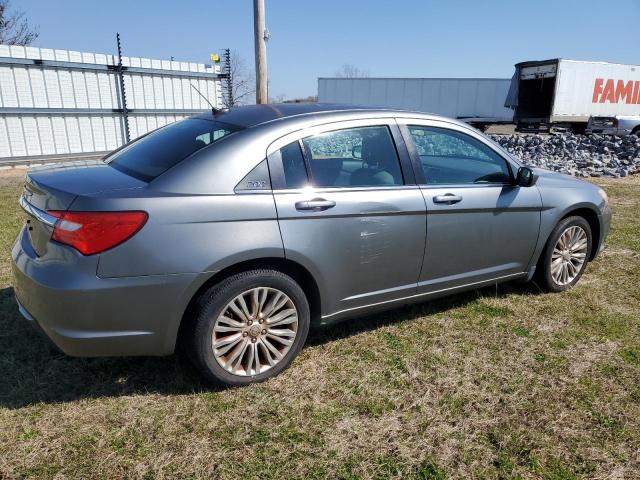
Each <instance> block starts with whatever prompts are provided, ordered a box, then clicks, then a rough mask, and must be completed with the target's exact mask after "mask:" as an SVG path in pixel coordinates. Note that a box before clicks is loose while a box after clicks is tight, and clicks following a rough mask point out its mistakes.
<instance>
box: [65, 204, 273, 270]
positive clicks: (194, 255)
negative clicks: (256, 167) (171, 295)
mask: <svg viewBox="0 0 640 480" xmlns="http://www.w3.org/2000/svg"><path fill="white" fill-rule="evenodd" d="M129 193H134V192H129ZM136 193H143V192H136ZM120 195H121V196H114V193H113V192H110V194H109V197H108V198H107V197H105V198H101V197H79V198H78V199H77V200H76V201H75V202H74V204H73V206H72V207H73V209H74V210H144V211H146V212H148V214H149V220H148V221H147V223H146V224H145V225H144V227H143V228H142V229H141V230H140V231H139V232H138V233H137V234H136V235H134V236H133V237H132V238H131V239H129V240H127V241H126V242H124V243H123V244H121V245H119V246H117V247H115V248H113V249H111V250H108V251H106V252H104V253H102V254H100V259H99V264H98V269H97V273H98V276H99V277H105V278H106V277H127V276H139V275H164V274H178V273H203V272H211V273H214V272H216V271H219V270H221V269H223V268H225V267H227V266H229V265H233V264H235V263H238V262H241V261H244V260H251V259H254V258H261V257H283V256H284V253H283V246H282V239H281V237H280V230H279V228H278V222H277V216H276V210H275V205H274V201H273V196H272V195H271V193H270V192H269V193H265V194H229V195H175V194H162V193H159V192H153V195H154V196H149V197H145V196H143V195H138V196H127V194H126V193H124V192H123V193H120Z"/></svg>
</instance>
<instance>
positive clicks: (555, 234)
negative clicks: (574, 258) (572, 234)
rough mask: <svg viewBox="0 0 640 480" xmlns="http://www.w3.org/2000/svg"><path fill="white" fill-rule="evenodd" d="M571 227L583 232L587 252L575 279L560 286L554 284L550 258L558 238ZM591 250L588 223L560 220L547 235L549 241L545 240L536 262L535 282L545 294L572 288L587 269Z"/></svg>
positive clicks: (568, 219) (576, 218)
mask: <svg viewBox="0 0 640 480" xmlns="http://www.w3.org/2000/svg"><path fill="white" fill-rule="evenodd" d="M572 226H577V227H580V228H582V229H583V230H584V232H585V233H586V236H587V251H586V258H585V261H584V263H583V264H582V266H581V267H580V269H579V271H578V273H577V275H576V276H575V278H574V279H573V280H572V281H571V282H569V283H567V284H565V285H560V284H558V283H556V281H555V280H554V279H553V276H552V274H551V257H552V255H553V249H554V247H555V245H556V243H557V242H558V239H559V238H560V236H561V235H562V234H563V233H564V232H565V230H567V229H568V228H570V227H572ZM592 248H593V241H592V233H591V227H590V226H589V222H587V221H586V220H585V219H584V218H583V217H579V216H573V217H567V218H564V219H563V220H561V221H560V222H559V223H558V225H556V227H555V228H554V229H553V231H552V232H551V235H549V239H548V240H547V244H546V246H545V248H544V250H543V252H542V255H541V256H540V260H539V262H538V267H537V269H536V280H537V281H538V284H539V286H540V287H541V288H542V289H543V290H545V291H547V292H563V291H565V290H568V289H570V288H571V287H573V286H574V285H575V284H576V283H577V282H578V281H579V280H580V277H582V274H583V273H584V270H585V268H586V267H587V263H588V262H589V258H590V256H591V249H592Z"/></svg>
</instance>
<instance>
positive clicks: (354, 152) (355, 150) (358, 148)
mask: <svg viewBox="0 0 640 480" xmlns="http://www.w3.org/2000/svg"><path fill="white" fill-rule="evenodd" d="M351 156H352V157H353V158H357V159H361V158H362V145H354V146H353V147H351Z"/></svg>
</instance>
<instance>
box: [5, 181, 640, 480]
mask: <svg viewBox="0 0 640 480" xmlns="http://www.w3.org/2000/svg"><path fill="white" fill-rule="evenodd" d="M6 176H7V175H4V177H6ZM2 180H3V183H4V185H3V186H2V187H1V188H0V205H2V212H3V215H1V216H0V351H1V352H2V353H0V425H1V428H0V478H1V477H6V478H14V477H16V478H22V477H27V478H54V477H55V478H64V477H71V478H120V477H128V478H188V477H194V478H200V477H208V478H238V477H245V478H246V477H259V478H327V477H328V478H401V477H402V478H406V477H414V478H422V479H439V478H549V479H571V478H601V479H605V478H607V479H608V478H628V479H631V478H639V477H640V458H639V455H640V454H639V452H640V428H639V427H640V425H639V423H640V422H639V418H640V382H639V380H640V290H639V289H638V285H640V217H639V216H638V208H639V207H640V178H633V179H624V180H606V181H605V180H603V181H599V182H598V183H600V184H602V185H604V186H605V188H606V189H607V191H608V192H609V195H610V197H611V199H612V203H613V207H614V224H613V228H612V232H611V234H610V237H609V242H608V249H607V250H606V252H605V253H604V254H603V255H602V256H601V257H600V258H599V259H598V260H597V261H596V262H594V263H592V264H590V266H589V268H588V270H587V273H586V275H585V277H584V278H583V280H582V281H581V283H580V284H579V285H578V286H577V287H576V288H575V289H573V290H571V291H569V292H566V293H564V294H559V295H540V294H538V293H537V292H536V289H535V287H534V286H528V287H526V286H517V285H516V286H511V285H510V286H503V287H501V288H500V290H499V291H498V292H496V291H495V290H494V289H488V290H483V291H478V292H472V293H468V294H465V295H461V296H456V297H452V298H449V299H445V300H441V301H437V302H432V303H430V304H424V305H419V306H415V307H412V308H405V309H400V310H395V311H391V312H388V313H385V314H381V315H377V316H374V317H369V318H366V319H358V320H354V321H351V322H348V323H345V324H342V325H339V326H336V327H333V328H331V329H328V330H322V331H318V332H315V333H314V334H313V336H312V338H311V339H310V345H309V346H308V347H307V348H306V349H304V350H303V352H302V354H301V355H300V357H299V358H298V359H297V360H296V361H295V362H294V364H293V365H292V367H291V368H290V369H289V370H287V371H286V372H285V373H284V374H283V375H281V376H280V377H278V378H275V379H273V380H271V381H269V382H266V383H264V384H261V385H256V386H251V387H249V388H243V389H229V390H216V389H211V388H209V387H207V386H206V385H204V384H202V383H201V382H200V380H199V377H198V375H197V374H196V373H195V372H194V370H193V368H192V367H191V366H190V365H189V364H188V363H187V362H186V361H185V360H184V359H183V358H182V356H174V357H170V358H160V359H154V358H132V359H95V360H83V359H73V358H68V357H65V356H63V355H60V354H58V353H56V352H55V351H53V350H51V349H50V348H49V347H48V346H47V344H46V343H45V342H44V341H43V340H42V339H40V338H39V337H38V336H37V335H36V334H34V333H32V332H31V331H29V330H28V328H27V326H25V325H24V324H23V322H22V321H21V319H20V318H19V315H18V312H17V309H16V306H15V304H14V302H13V299H12V290H11V287H10V285H11V279H10V275H9V268H8V262H9V249H10V245H11V242H12V241H13V238H14V237H15V235H16V232H17V230H18V228H19V225H20V222H21V220H20V216H19V213H18V208H17V205H16V198H17V195H18V192H19V184H18V180H17V179H16V178H15V177H14V178H13V179H10V180H9V181H7V180H6V178H3V179H2Z"/></svg>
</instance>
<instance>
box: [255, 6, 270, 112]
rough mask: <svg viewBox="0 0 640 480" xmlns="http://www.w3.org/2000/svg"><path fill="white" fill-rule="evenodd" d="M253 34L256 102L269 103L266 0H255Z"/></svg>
mask: <svg viewBox="0 0 640 480" xmlns="http://www.w3.org/2000/svg"><path fill="white" fill-rule="evenodd" d="M253 36H254V41H255V51H256V103H257V104H261V103H268V101H269V100H268V92H267V44H266V40H267V30H266V28H265V26H264V0H253Z"/></svg>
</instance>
